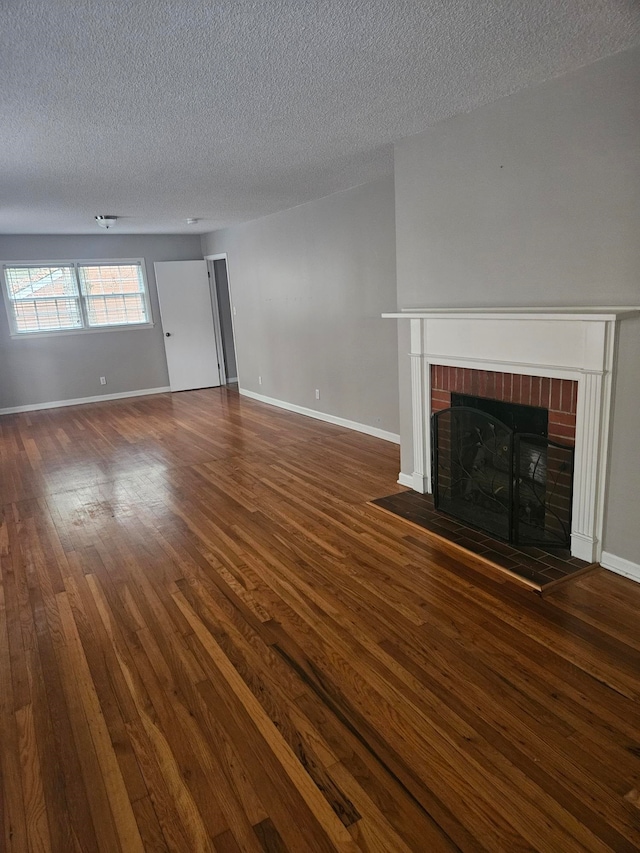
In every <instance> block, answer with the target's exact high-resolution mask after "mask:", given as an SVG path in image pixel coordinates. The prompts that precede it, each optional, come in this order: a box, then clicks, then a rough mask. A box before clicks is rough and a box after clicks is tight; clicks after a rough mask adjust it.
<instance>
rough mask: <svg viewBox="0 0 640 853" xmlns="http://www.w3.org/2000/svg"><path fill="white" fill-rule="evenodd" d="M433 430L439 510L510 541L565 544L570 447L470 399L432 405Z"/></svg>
mask: <svg viewBox="0 0 640 853" xmlns="http://www.w3.org/2000/svg"><path fill="white" fill-rule="evenodd" d="M432 433H433V436H432V438H433V441H432V448H433V467H432V471H433V497H434V503H435V507H436V509H438V510H441V511H442V512H445V513H447V514H448V515H451V516H454V517H455V518H459V519H460V520H461V521H464V522H465V523H467V524H470V525H472V526H473V527H477V528H479V529H481V530H484V531H486V532H487V533H489V534H491V535H492V536H495V537H497V538H499V539H503V540H505V541H507V542H512V543H514V544H520V545H539V546H543V547H549V546H558V547H566V546H568V544H569V535H570V532H571V482H572V477H573V448H572V447H565V446H563V445H560V444H558V443H557V442H553V441H550V440H549V439H548V438H546V437H544V436H540V435H532V434H523V433H517V432H514V430H512V429H511V428H510V427H509V426H507V425H506V424H504V423H503V422H502V421H500V420H498V419H497V418H495V417H493V416H492V415H490V414H488V413H487V412H483V411H480V410H479V409H476V408H470V407H467V406H455V407H453V408H450V409H445V410H444V411H441V412H436V413H435V414H434V415H433V417H432Z"/></svg>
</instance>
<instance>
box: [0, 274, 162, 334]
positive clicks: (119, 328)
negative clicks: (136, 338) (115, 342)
mask: <svg viewBox="0 0 640 853" xmlns="http://www.w3.org/2000/svg"><path fill="white" fill-rule="evenodd" d="M119 264H122V265H123V266H125V265H127V264H129V265H133V264H137V265H139V266H140V269H141V271H142V282H143V284H144V303H145V310H146V313H147V317H148V318H149V319H148V321H147V322H146V323H118V324H116V325H114V326H89V325H88V320H87V308H86V304H85V296H84V294H83V293H82V285H81V284H80V275H79V272H78V267H83V266H94V267H99V266H118V265H119ZM10 267H36V268H37V267H73V271H74V275H75V279H76V287H77V288H78V300H79V306H80V314H81V317H82V322H83V324H84V325H83V327H82V328H81V329H47V330H46V331H42V332H20V331H18V329H17V327H16V321H15V316H14V313H13V310H12V307H11V306H12V302H13V301H14V300H12V299H11V298H10V296H9V285H8V284H7V278H6V275H5V269H7V268H10ZM1 273H2V295H3V297H4V303H5V310H6V313H7V319H8V321H9V333H10V335H11V337H12V338H15V339H17V340H31V339H32V338H50V337H54V336H55V337H57V336H59V335H92V334H95V333H100V332H124V331H133V330H135V329H152V328H153V326H154V325H155V324H154V322H153V313H152V311H151V299H150V298H149V279H148V278H147V270H146V267H145V263H144V258H103V259H95V258H87V259H84V260H56V261H3V262H2V270H1Z"/></svg>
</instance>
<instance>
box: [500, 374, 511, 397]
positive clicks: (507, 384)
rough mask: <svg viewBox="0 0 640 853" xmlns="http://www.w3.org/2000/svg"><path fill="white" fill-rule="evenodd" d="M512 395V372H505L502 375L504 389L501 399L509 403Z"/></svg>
mask: <svg viewBox="0 0 640 853" xmlns="http://www.w3.org/2000/svg"><path fill="white" fill-rule="evenodd" d="M512 397H513V373H505V375H504V389H503V392H502V399H503V401H504V402H505V403H510V402H511V398H512Z"/></svg>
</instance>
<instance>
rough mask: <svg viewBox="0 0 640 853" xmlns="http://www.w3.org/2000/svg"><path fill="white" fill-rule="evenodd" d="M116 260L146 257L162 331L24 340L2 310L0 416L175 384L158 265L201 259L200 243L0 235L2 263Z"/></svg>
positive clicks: (174, 238)
mask: <svg viewBox="0 0 640 853" xmlns="http://www.w3.org/2000/svg"><path fill="white" fill-rule="evenodd" d="M109 258H144V260H145V266H146V271H147V280H148V283H149V292H150V297H151V309H152V313H153V319H154V321H155V327H154V328H153V329H141V330H135V329H120V330H117V331H110V332H95V333H86V334H75V335H55V336H49V337H42V338H20V339H18V338H11V337H10V336H9V326H8V321H7V314H6V310H5V307H4V304H2V305H0V409H2V408H11V407H14V406H26V405H31V404H38V403H45V402H51V401H58V400H72V399H76V398H78V397H93V396H96V395H99V394H117V393H121V392H124V391H136V390H141V389H145V388H159V387H163V386H166V385H168V383H169V378H168V375H167V362H166V358H165V354H164V344H163V341H162V329H161V327H160V310H159V308H158V295H157V291H156V283H155V277H154V272H153V264H154V261H178V260H193V259H199V258H202V252H201V249H200V238H199V237H198V236H191V235H161V236H142V235H119V234H98V235H96V236H84V235H79V236H46V235H37V236H33V235H24V236H20V235H18V236H4V237H3V236H0V263H6V262H7V261H56V260H91V259H96V260H99V259H103V260H107V259H109ZM0 290H1V288H0ZM2 299H3V297H0V301H2ZM100 376H106V377H107V385H104V386H102V385H100Z"/></svg>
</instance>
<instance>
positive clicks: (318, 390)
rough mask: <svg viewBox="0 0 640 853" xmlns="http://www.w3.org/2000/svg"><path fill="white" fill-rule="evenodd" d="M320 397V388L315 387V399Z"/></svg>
mask: <svg viewBox="0 0 640 853" xmlns="http://www.w3.org/2000/svg"><path fill="white" fill-rule="evenodd" d="M319 399H320V389H319V388H316V400H319Z"/></svg>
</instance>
